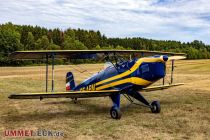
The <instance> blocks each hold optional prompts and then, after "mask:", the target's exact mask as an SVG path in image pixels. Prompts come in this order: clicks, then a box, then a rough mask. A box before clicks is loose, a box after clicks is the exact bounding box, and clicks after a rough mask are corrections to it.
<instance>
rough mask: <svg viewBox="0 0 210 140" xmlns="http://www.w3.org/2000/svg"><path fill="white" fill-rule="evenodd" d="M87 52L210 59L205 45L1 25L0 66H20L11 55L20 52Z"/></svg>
mask: <svg viewBox="0 0 210 140" xmlns="http://www.w3.org/2000/svg"><path fill="white" fill-rule="evenodd" d="M86 49H135V50H142V49H144V50H157V51H172V52H183V53H186V54H187V58H188V59H209V58H210V45H206V44H204V43H203V42H202V41H199V40H194V41H193V42H186V43H183V42H180V41H172V40H153V39H146V38H141V37H137V38H108V37H106V36H105V35H104V34H101V33H100V31H93V30H83V29H71V28H68V29H66V30H61V29H59V28H55V29H47V28H44V27H40V26H31V25H14V24H12V23H10V22H9V23H5V24H0V65H13V64H17V63H16V62H14V61H12V60H10V59H9V58H8V54H10V53H11V52H14V51H18V50H86Z"/></svg>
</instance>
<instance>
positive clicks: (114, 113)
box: [110, 107, 122, 119]
mask: <svg viewBox="0 0 210 140" xmlns="http://www.w3.org/2000/svg"><path fill="white" fill-rule="evenodd" d="M110 115H111V117H112V118H113V119H120V118H121V116H122V113H121V111H120V109H118V108H117V107H112V108H111V109H110Z"/></svg>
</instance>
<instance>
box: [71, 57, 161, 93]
mask: <svg viewBox="0 0 210 140" xmlns="http://www.w3.org/2000/svg"><path fill="white" fill-rule="evenodd" d="M164 76H165V61H164V60H163V58H161V57H158V58H157V57H151V58H140V59H134V60H132V61H125V62H121V63H118V64H117V65H115V66H114V65H111V66H109V67H107V68H106V69H104V70H102V71H100V72H98V73H96V74H94V75H93V76H92V77H90V78H88V79H86V80H85V81H83V82H82V83H81V84H79V85H78V86H76V87H75V88H74V89H73V90H81V91H83V90H88V91H94V90H110V89H118V90H122V89H125V88H128V87H129V88H137V89H141V88H144V87H147V86H149V85H151V84H152V83H153V82H155V81H157V80H159V79H161V78H163V77H164Z"/></svg>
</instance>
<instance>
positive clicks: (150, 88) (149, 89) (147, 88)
mask: <svg viewBox="0 0 210 140" xmlns="http://www.w3.org/2000/svg"><path fill="white" fill-rule="evenodd" d="M181 85H184V83H177V84H171V85H161V86H152V87H146V88H143V89H142V90H141V91H146V92H148V91H155V90H163V89H167V88H171V87H175V86H181Z"/></svg>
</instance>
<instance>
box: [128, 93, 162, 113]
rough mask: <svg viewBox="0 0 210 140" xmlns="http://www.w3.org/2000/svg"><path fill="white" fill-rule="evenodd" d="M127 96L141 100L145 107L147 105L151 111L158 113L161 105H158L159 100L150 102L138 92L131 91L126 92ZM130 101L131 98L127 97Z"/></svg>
mask: <svg viewBox="0 0 210 140" xmlns="http://www.w3.org/2000/svg"><path fill="white" fill-rule="evenodd" d="M128 95H129V96H131V97H133V98H135V99H136V100H138V101H140V102H142V103H143V104H144V106H145V107H148V108H150V109H151V111H152V113H160V111H161V107H160V102H158V101H153V102H152V103H151V104H150V103H149V102H148V101H147V100H146V99H145V98H144V96H142V95H141V94H140V93H139V92H136V91H132V92H130V93H128ZM127 99H128V100H129V101H131V103H133V100H131V99H130V98H127Z"/></svg>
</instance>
